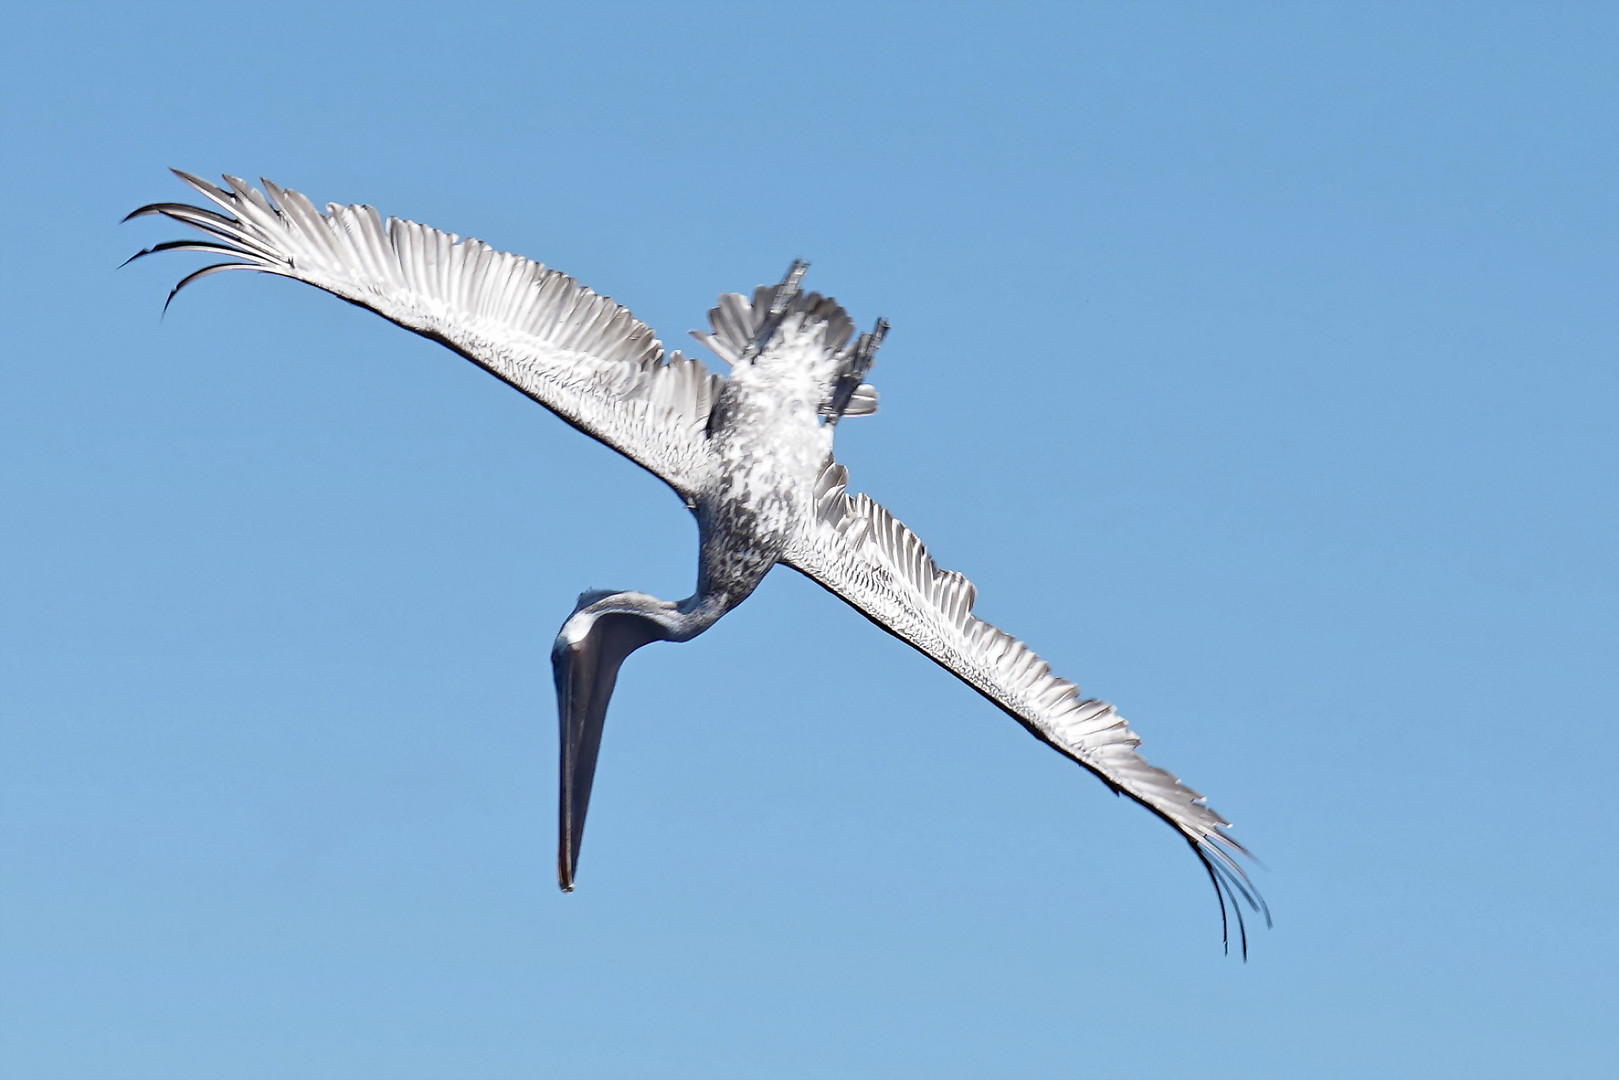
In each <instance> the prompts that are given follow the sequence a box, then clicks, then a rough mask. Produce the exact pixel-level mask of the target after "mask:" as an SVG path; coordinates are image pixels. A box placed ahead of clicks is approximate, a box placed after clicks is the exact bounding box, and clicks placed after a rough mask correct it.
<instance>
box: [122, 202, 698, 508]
mask: <svg viewBox="0 0 1619 1080" xmlns="http://www.w3.org/2000/svg"><path fill="white" fill-rule="evenodd" d="M176 175H177V176H179V177H180V178H181V179H182V180H184V181H185V182H186V183H187V184H189V185H191V187H192V188H193V189H194V190H196V191H197V193H198V194H200V195H202V196H203V197H204V198H206V199H207V200H209V201H210V202H212V203H214V204H215V205H216V206H218V207H219V208H220V209H221V210H223V211H225V212H224V213H223V214H221V213H219V212H217V211H214V210H209V209H204V208H202V207H197V206H189V205H187V204H184V203H153V204H152V205H150V206H143V207H141V208H140V209H139V210H136V211H135V212H134V213H132V214H130V215H129V216H130V217H131V218H133V217H141V216H144V215H148V214H162V215H163V216H165V217H169V218H173V219H174V220H175V221H179V222H183V223H185V224H187V225H191V226H193V227H195V228H197V229H199V230H201V231H202V232H203V233H205V234H207V239H205V240H176V241H173V242H170V243H166V244H158V245H157V246H156V247H152V248H148V249H147V250H145V251H142V252H141V253H140V255H137V256H135V257H136V258H140V256H141V255H150V254H152V253H154V252H159V251H201V252H206V253H208V254H212V255H224V256H228V257H230V258H232V259H234V260H237V261H233V262H225V263H218V264H215V265H212V266H208V267H204V268H203V269H201V270H198V271H197V272H196V273H193V274H191V275H189V276H188V277H186V278H185V279H183V280H182V281H181V282H180V284H179V285H176V286H175V288H174V293H170V294H169V299H170V300H173V299H174V294H175V293H178V292H179V291H180V290H181V289H183V288H185V287H186V286H187V285H189V284H190V283H191V282H193V281H196V280H198V279H200V278H203V277H207V276H208V275H209V274H214V273H218V272H220V271H223V270H259V271H262V272H264V273H269V274H279V275H281V276H282V277H289V278H294V279H296V280H298V281H303V282H307V283H308V284H310V285H314V286H315V287H316V288H320V289H324V290H326V291H327V292H329V293H332V294H333V295H336V296H340V297H342V298H343V299H344V300H348V301H349V302H351V303H354V304H358V305H359V306H361V307H364V308H369V309H370V310H372V311H375V312H376V313H377V314H379V315H381V316H382V317H383V318H385V319H388V320H389V321H391V322H394V323H398V324H399V325H400V326H403V327H405V328H406V329H407V330H413V331H415V332H416V333H418V334H421V335H422V336H423V337H428V338H431V339H433V340H434V341H438V342H441V343H442V344H445V345H448V346H449V347H450V348H452V349H454V350H455V351H456V352H458V353H460V354H461V355H462V356H464V357H466V358H467V359H468V360H471V361H472V362H473V363H474V364H477V365H478V366H479V367H481V368H483V369H484V370H486V371H488V372H490V373H491V374H493V375H495V376H496V377H497V378H500V379H502V380H503V381H505V382H507V383H509V384H511V385H512V386H514V387H516V388H517V389H518V390H521V391H522V392H523V393H525V394H527V395H528V396H529V397H531V398H533V399H534V400H535V401H538V402H539V403H540V404H541V405H544V406H545V407H546V408H548V409H550V410H551V411H552V412H554V413H556V414H557V415H558V416H560V417H562V419H563V420H566V421H567V422H568V423H569V424H572V425H573V426H574V427H576V428H578V429H579V430H580V431H583V432H585V433H586V434H587V435H591V436H594V437H595V438H597V439H600V440H601V441H602V442H604V443H606V444H607V445H608V446H611V447H612V448H613V449H615V450H617V451H619V452H620V453H622V454H624V455H625V456H626V457H628V458H630V459H631V460H632V461H634V462H636V463H637V464H638V465H641V466H643V467H644V468H646V469H648V470H650V471H651V472H652V473H654V474H655V475H657V476H658V477H660V478H661V479H663V480H664V481H665V482H666V483H668V484H669V485H670V486H671V487H673V488H674V489H675V491H676V492H677V493H679V494H680V495H681V497H682V498H686V499H688V501H689V499H690V497H691V496H692V495H693V494H694V492H695V491H696V489H697V488H698V487H699V486H700V483H701V480H702V477H703V476H704V474H705V473H706V472H707V470H708V468H709V463H710V452H709V449H708V445H707V438H706V436H705V429H706V426H707V423H708V414H709V411H710V409H711V408H712V407H713V404H714V400H715V399H716V398H717V397H718V396H719V390H720V386H721V380H720V378H719V377H718V376H717V375H713V374H711V373H710V372H709V371H708V369H707V368H705V367H704V366H703V365H702V364H701V363H700V362H699V361H697V360H693V359H688V358H686V357H683V356H681V354H680V353H679V352H675V353H672V354H669V355H667V356H666V355H665V354H664V351H663V346H662V344H661V343H660V342H659V341H658V340H657V338H656V337H655V336H654V335H653V332H652V330H651V329H650V328H649V327H647V326H646V325H645V324H644V323H641V322H639V321H637V320H636V319H635V318H634V317H633V316H632V315H631V314H630V313H629V312H628V311H627V310H625V309H624V308H623V307H621V306H619V305H618V304H615V303H614V302H613V301H612V300H610V299H608V298H607V297H605V296H598V295H596V294H595V293H594V292H591V291H590V290H589V289H587V288H585V287H584V286H582V285H580V284H579V283H578V282H577V281H575V280H574V279H573V278H571V277H568V276H567V275H566V274H562V273H559V272H558V271H556V270H551V269H547V268H546V267H545V266H544V265H543V264H541V263H537V262H533V261H531V260H529V259H525V258H523V257H522V256H520V255H510V254H507V253H505V252H500V251H495V250H494V249H493V248H491V247H489V245H487V244H484V243H482V242H480V241H477V240H463V239H461V238H459V237H457V236H455V235H453V234H448V233H442V232H439V231H437V230H436V229H429V228H427V227H425V226H422V225H417V224H415V223H414V222H409V221H401V220H400V219H398V218H388V219H387V220H386V221H384V220H383V219H382V218H381V217H380V216H379V215H378V214H377V212H376V211H375V210H374V209H372V208H371V207H369V206H338V205H337V204H335V203H331V204H328V205H327V207H326V211H325V213H322V212H320V211H319V210H316V209H315V207H314V205H313V204H312V203H310V201H309V200H308V199H306V198H305V197H304V196H302V195H300V194H299V193H298V192H296V191H287V190H284V189H281V188H278V187H276V185H274V184H272V183H270V182H269V181H268V180H266V181H264V182H263V183H264V187H265V191H266V192H268V197H266V194H265V193H264V192H260V191H259V190H258V189H256V188H253V187H250V186H249V185H247V184H246V183H243V182H242V181H241V180H238V179H236V178H235V177H232V176H227V177H225V182H226V184H227V185H228V190H227V189H226V188H220V187H216V186H214V185H213V184H210V183H208V182H207V181H205V180H201V179H198V178H197V177H195V176H191V175H189V174H187V173H183V172H179V171H178V170H176ZM125 220H128V219H127V218H126V219H125ZM165 306H167V305H165Z"/></svg>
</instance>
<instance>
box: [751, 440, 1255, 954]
mask: <svg viewBox="0 0 1619 1080" xmlns="http://www.w3.org/2000/svg"><path fill="white" fill-rule="evenodd" d="M847 484H848V472H847V471H846V470H845V469H844V468H843V466H841V465H838V464H836V463H835V462H832V461H828V463H827V466H826V468H825V469H823V471H822V473H821V476H820V479H819V481H818V483H817V487H816V501H817V506H816V514H815V517H814V520H813V521H812V523H811V524H810V525H809V526H808V527H807V528H806V529H805V530H803V531H802V533H801V534H800V535H799V536H798V537H797V538H796V539H795V540H794V541H792V542H791V543H790V544H789V545H788V548H787V551H786V553H785V555H784V556H783V559H782V561H783V562H785V563H787V564H788V565H789V566H792V567H793V568H794V569H795V570H798V571H800V572H801V573H803V574H805V575H806V576H808V577H809V578H810V579H812V580H813V581H815V582H816V583H818V584H819V585H821V586H822V587H823V588H825V589H827V590H828V591H829V592H832V593H834V594H836V595H837V596H839V597H841V598H843V600H844V601H846V602H847V603H848V604H849V605H850V606H852V607H853V608H854V609H855V610H856V611H859V612H860V613H861V614H862V615H864V616H865V617H866V618H868V619H870V620H871V621H872V622H874V623H876V624H877V625H878V626H879V627H881V628H882V629H884V630H886V631H888V632H889V633H890V634H893V635H894V636H895V637H897V638H899V639H900V640H901V641H904V642H907V643H908V644H910V645H913V646H915V647H916V648H917V649H920V650H921V651H922V652H923V653H925V654H927V655H928V656H929V657H931V658H932V659H933V660H934V661H935V662H937V663H938V664H939V665H940V666H942V667H944V668H945V669H947V670H948V671H950V672H951V673H952V674H954V675H955V676H956V677H958V678H959V679H961V680H962V681H963V682H965V683H967V685H969V686H971V687H972V688H973V689H974V690H977V691H978V692H979V693H980V694H982V695H984V697H986V698H988V699H989V700H990V701H992V702H994V703H995V704H996V705H998V706H999V707H1000V708H1001V709H1002V710H1004V711H1005V712H1007V713H1009V714H1010V715H1011V716H1012V718H1013V719H1015V720H1017V721H1018V723H1020V724H1022V725H1023V726H1024V727H1026V728H1028V729H1029V731H1030V733H1032V734H1033V735H1034V736H1035V737H1036V738H1038V739H1040V740H1041V741H1043V742H1046V743H1048V744H1050V745H1051V746H1053V747H1055V748H1056V749H1057V750H1059V751H1060V752H1062V753H1063V754H1065V755H1067V756H1068V757H1070V758H1072V759H1073V760H1075V761H1077V762H1078V763H1079V764H1081V765H1083V766H1084V767H1085V768H1087V769H1089V770H1090V771H1091V772H1093V773H1095V774H1096V775H1097V777H1099V778H1100V779H1101V781H1102V782H1103V783H1104V784H1106V785H1107V786H1108V787H1110V788H1112V789H1113V790H1114V792H1116V793H1121V794H1124V795H1128V796H1129V797H1130V798H1132V799H1134V800H1135V801H1136V802H1138V803H1140V804H1141V805H1143V806H1145V807H1146V808H1147V809H1148V810H1151V811H1152V812H1153V813H1154V814H1156V815H1158V816H1159V817H1160V818H1162V819H1163V820H1164V821H1166V822H1168V823H1169V824H1170V825H1171V826H1173V827H1174V828H1175V829H1176V830H1177V831H1178V832H1179V833H1180V834H1181V836H1182V837H1183V838H1184V839H1185V840H1186V841H1187V843H1189V844H1190V845H1191V847H1192V850H1193V851H1194V852H1196V853H1197V857H1198V859H1199V860H1200V861H1201V862H1202V864H1203V867H1204V869H1205V870H1207V871H1208V875H1209V879H1210V880H1211V881H1212V882H1213V883H1214V887H1215V892H1216V894H1217V895H1218V896H1219V898H1220V912H1221V922H1222V925H1224V924H1225V919H1226V900H1227V899H1228V898H1229V899H1230V900H1231V901H1232V905H1231V906H1232V909H1233V910H1234V911H1235V913H1236V915H1237V927H1238V931H1239V934H1240V935H1241V940H1242V948H1243V951H1244V953H1246V951H1247V931H1246V927H1245V926H1244V922H1243V907H1244V905H1246V906H1247V907H1249V908H1251V909H1252V910H1254V911H1257V912H1265V906H1264V901H1263V900H1261V899H1260V897H1259V895H1258V893H1257V892H1256V891H1255V889H1254V887H1253V885H1252V883H1251V882H1250V881H1249V880H1248V876H1247V874H1246V873H1245V872H1244V871H1243V868H1242V867H1241V865H1239V863H1238V862H1237V857H1238V856H1246V855H1247V854H1248V852H1247V851H1246V849H1244V848H1243V847H1242V845H1241V844H1239V843H1237V841H1236V840H1234V839H1232V838H1231V837H1230V836H1229V835H1228V832H1227V830H1228V829H1229V828H1230V823H1229V822H1227V821H1226V820H1225V819H1224V818H1223V817H1221V816H1220V815H1219V814H1217V813H1215V812H1214V811H1213V810H1212V809H1210V808H1209V806H1208V805H1207V804H1206V803H1205V802H1204V800H1203V797H1202V796H1201V795H1199V794H1198V793H1197V792H1195V791H1193V790H1192V789H1191V788H1189V787H1187V786H1186V785H1184V784H1182V783H1181V782H1180V781H1179V780H1177V779H1176V778H1175V777H1174V776H1173V775H1171V774H1170V773H1167V772H1165V771H1164V770H1163V769H1160V768H1157V767H1155V766H1153V765H1149V764H1148V763H1147V761H1146V760H1145V759H1144V758H1142V756H1141V755H1140V754H1138V753H1137V752H1136V747H1137V746H1138V745H1139V744H1140V742H1141V740H1140V739H1139V738H1137V737H1136V735H1135V733H1134V732H1132V731H1131V730H1130V728H1129V727H1128V726H1127V725H1126V724H1125V722H1124V718H1123V717H1121V716H1119V714H1118V713H1117V712H1115V711H1114V709H1113V706H1111V705H1108V704H1106V703H1105V702H1101V701H1097V700H1094V699H1083V698H1081V697H1080V696H1079V689H1078V688H1077V687H1076V686H1074V684H1073V683H1070V682H1068V681H1067V680H1065V679H1060V678H1058V677H1057V676H1055V675H1053V674H1052V673H1051V669H1050V667H1049V666H1048V665H1047V664H1046V662H1045V661H1043V660H1041V659H1040V658H1039V657H1038V656H1036V655H1035V654H1034V652H1033V651H1032V650H1031V649H1029V647H1028V646H1026V645H1024V644H1023V643H1022V642H1021V641H1018V640H1017V639H1015V638H1013V637H1012V636H1011V635H1010V634H1007V633H1004V632H1002V631H1000V630H997V629H996V628H995V627H993V626H991V625H990V624H989V623H986V622H984V621H983V620H982V619H979V618H977V617H976V616H974V615H973V613H972V609H973V600H974V596H975V591H974V589H973V585H972V583H971V582H970V581H968V580H967V579H966V578H965V577H963V576H962V575H960V574H958V573H955V572H953V571H947V570H940V569H939V567H938V566H937V565H935V564H934V562H933V559H932V558H931V557H930V556H929V555H928V552H927V549H926V548H925V547H924V546H923V544H922V541H921V540H919V539H918V538H917V536H916V534H915V533H912V532H911V531H910V530H909V529H907V528H906V527H905V526H904V525H902V524H901V523H900V522H899V521H897V520H896V519H895V518H894V516H893V515H892V514H890V513H889V512H888V511H887V510H885V509H884V508H883V507H882V506H880V505H879V504H877V503H876V502H873V501H872V500H871V499H870V498H868V497H866V496H865V495H854V496H850V495H848V494H846V492H845V488H846V486H847ZM1266 919H1267V921H1268V920H1269V914H1268V912H1266Z"/></svg>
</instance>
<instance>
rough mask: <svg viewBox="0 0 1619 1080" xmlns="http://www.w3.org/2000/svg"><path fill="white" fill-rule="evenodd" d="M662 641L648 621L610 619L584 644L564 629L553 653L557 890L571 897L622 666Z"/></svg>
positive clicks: (595, 626) (593, 628) (598, 623)
mask: <svg viewBox="0 0 1619 1080" xmlns="http://www.w3.org/2000/svg"><path fill="white" fill-rule="evenodd" d="M570 625H571V620H570ZM661 636H662V635H661V633H659V631H658V628H657V627H656V625H655V624H653V623H651V622H650V620H645V619H642V618H640V617H638V616H632V615H619V614H608V615H603V616H601V617H600V618H597V619H595V620H593V621H592V622H591V624H590V626H589V629H588V630H587V632H586V633H585V635H584V636H583V637H582V638H578V639H573V637H572V635H570V634H569V633H568V626H564V627H563V633H562V634H561V635H559V636H558V637H557V640H556V645H555V646H554V647H553V648H552V650H551V668H552V672H553V673H554V674H555V676H556V684H557V717H558V725H559V726H558V730H559V734H560V736H561V740H562V760H561V770H562V771H561V777H560V784H559V799H558V801H559V807H558V810H559V813H558V821H557V884H558V885H560V886H562V891H563V892H572V891H573V880H574V872H575V869H576V868H577V866H578V863H579V844H580V842H581V841H582V840H583V839H584V835H585V811H586V810H587V809H589V806H590V786H591V782H592V781H593V780H594V779H595V776H596V757H597V755H598V754H599V753H600V752H601V742H602V726H603V724H604V723H605V721H606V719H607V702H608V700H609V699H610V698H611V697H612V696H613V686H614V684H615V683H616V682H617V681H618V669H619V666H620V665H621V664H623V663H624V658H625V657H627V656H629V654H630V653H632V652H634V651H635V650H636V649H639V648H640V647H641V646H642V645H645V644H647V643H649V642H651V641H654V640H657V639H658V638H659V637H661Z"/></svg>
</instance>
